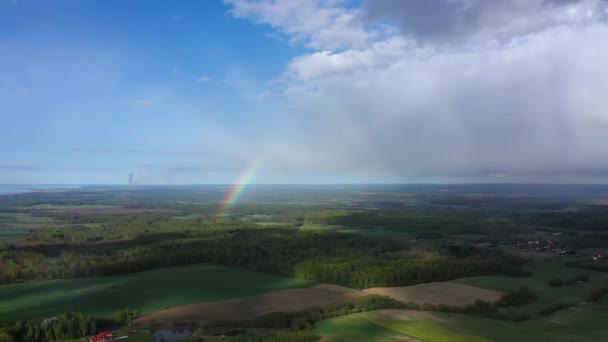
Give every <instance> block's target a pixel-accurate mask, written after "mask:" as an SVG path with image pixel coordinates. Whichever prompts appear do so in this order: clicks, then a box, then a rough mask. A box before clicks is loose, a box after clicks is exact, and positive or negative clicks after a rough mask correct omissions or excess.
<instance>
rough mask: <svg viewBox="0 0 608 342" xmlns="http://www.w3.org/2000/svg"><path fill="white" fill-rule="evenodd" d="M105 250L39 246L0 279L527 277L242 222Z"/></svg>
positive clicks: (491, 263) (477, 254)
mask: <svg viewBox="0 0 608 342" xmlns="http://www.w3.org/2000/svg"><path fill="white" fill-rule="evenodd" d="M187 226H188V227H190V228H188V229H184V230H181V231H173V232H171V231H167V232H157V233H155V234H145V233H144V234H141V235H139V236H138V237H137V238H135V239H134V240H131V241H128V242H126V243H124V242H116V243H107V244H100V245H68V244H66V245H60V246H40V247H36V248H30V249H16V250H11V251H4V252H0V279H2V282H6V283H11V282H19V281H31V280H41V279H54V278H78V277H88V276H106V275H113V274H124V273H132V272H137V271H143V270H148V269H153V268H158V267H168V266H177V265H185V264H191V263H197V262H212V263H218V264H223V265H227V266H237V267H241V268H245V269H251V270H255V271H262V272H267V273H274V274H281V275H286V276H296V277H300V278H305V279H312V280H317V281H324V282H330V283H335V284H342V285H346V286H350V287H356V288H364V287H370V286H399V285H409V284H415V283H421V282H428V281H441V280H448V279H454V278H458V277H463V276H473V275H482V274H511V275H522V271H521V268H520V267H519V264H520V263H521V260H519V259H514V258H511V257H509V256H507V255H504V254H501V253H500V252H498V251H492V252H489V251H487V250H483V249H475V248H471V247H466V248H465V247H457V248H456V247H453V246H448V247H433V249H434V250H435V251H436V252H437V254H438V255H439V257H438V258H436V259H433V260H424V259H416V258H412V257H410V256H404V255H403V252H404V251H408V250H410V248H409V246H408V245H407V244H406V243H405V242H402V241H395V240H388V239H370V238H366V237H362V236H352V235H346V234H341V233H332V232H302V231H300V230H298V229H296V228H263V229H262V228H256V227H255V225H254V226H251V224H250V225H249V227H247V228H244V227H243V226H242V223H238V222H227V223H226V224H219V223H218V224H217V225H213V224H211V223H205V224H202V225H201V226H200V227H199V228H198V229H195V228H194V226H190V225H187Z"/></svg>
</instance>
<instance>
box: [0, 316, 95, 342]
mask: <svg viewBox="0 0 608 342" xmlns="http://www.w3.org/2000/svg"><path fill="white" fill-rule="evenodd" d="M96 332H97V322H96V321H95V320H94V319H93V318H92V317H91V316H90V315H88V314H83V313H62V314H59V315H57V316H54V317H51V318H46V319H43V320H30V321H26V322H21V321H19V322H14V323H12V324H10V325H7V326H5V327H3V328H2V329H0V341H3V342H4V341H23V342H47V341H48V342H51V341H60V340H66V339H72V338H77V337H83V336H87V335H91V334H95V333H96ZM3 339H4V340H3Z"/></svg>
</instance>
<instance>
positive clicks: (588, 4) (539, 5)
mask: <svg viewBox="0 0 608 342" xmlns="http://www.w3.org/2000/svg"><path fill="white" fill-rule="evenodd" d="M606 4H607V2H606V1H602V0H424V1H419V0H369V1H367V2H366V3H365V6H364V10H363V17H365V18H367V19H368V20H369V21H377V20H379V19H385V18H386V19H389V20H392V21H394V22H396V23H397V24H398V26H399V27H400V28H401V32H402V33H403V34H404V35H407V36H410V37H413V38H415V39H416V40H418V41H423V42H426V41H433V42H448V41H449V42H456V43H461V42H465V41H468V40H471V39H473V40H474V39H497V40H504V39H509V38H512V37H513V36H519V35H526V34H530V33H535V32H538V31H540V30H543V29H546V28H548V27H551V26H554V25H558V24H562V23H564V22H569V23H573V24H578V23H581V22H586V21H592V20H600V19H602V18H605V16H606V12H605V9H606Z"/></svg>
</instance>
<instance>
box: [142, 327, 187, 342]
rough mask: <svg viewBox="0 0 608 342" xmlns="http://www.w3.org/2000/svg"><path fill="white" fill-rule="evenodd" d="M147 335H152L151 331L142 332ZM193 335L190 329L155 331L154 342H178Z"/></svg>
mask: <svg viewBox="0 0 608 342" xmlns="http://www.w3.org/2000/svg"><path fill="white" fill-rule="evenodd" d="M142 331H143V332H145V333H146V334H149V333H150V330H142ZM190 335H192V331H190V329H175V330H169V329H158V330H156V331H154V342H178V341H182V340H184V339H186V338H188V337H190Z"/></svg>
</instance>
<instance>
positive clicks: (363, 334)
mask: <svg viewBox="0 0 608 342" xmlns="http://www.w3.org/2000/svg"><path fill="white" fill-rule="evenodd" d="M404 312H406V313H407V311H404ZM414 314H416V313H414ZM428 315H430V316H431V317H427V318H420V317H418V318H416V315H414V316H413V318H411V319H391V318H387V316H386V315H384V314H383V312H382V311H380V312H367V313H361V314H354V315H349V316H343V317H338V318H334V319H329V320H325V321H322V322H321V323H320V324H319V325H318V326H317V327H316V328H315V329H314V333H315V334H317V335H319V336H322V337H324V338H325V340H324V341H327V342H342V341H344V342H346V341H404V340H406V339H404V336H408V337H412V338H414V339H419V340H423V341H428V342H458V341H471V342H474V341H497V342H501V341H518V342H528V341H529V342H537V341H552V342H566V341H569V342H570V341H572V342H576V341H580V342H583V341H584V342H593V341H598V342H599V341H606V340H608V327H607V326H606V322H608V300H607V299H604V300H603V301H601V302H599V303H594V304H587V305H583V306H578V307H575V308H572V309H568V310H564V311H561V312H559V313H557V314H554V315H552V316H548V317H546V318H537V319H533V320H530V321H526V322H522V323H513V322H506V321H498V320H491V319H486V318H481V317H475V316H470V315H463V314H447V313H429V314H428ZM406 341H407V340H406Z"/></svg>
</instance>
